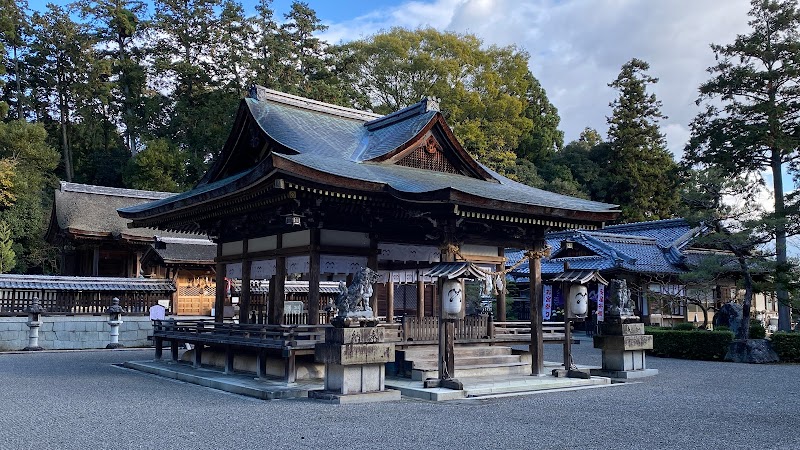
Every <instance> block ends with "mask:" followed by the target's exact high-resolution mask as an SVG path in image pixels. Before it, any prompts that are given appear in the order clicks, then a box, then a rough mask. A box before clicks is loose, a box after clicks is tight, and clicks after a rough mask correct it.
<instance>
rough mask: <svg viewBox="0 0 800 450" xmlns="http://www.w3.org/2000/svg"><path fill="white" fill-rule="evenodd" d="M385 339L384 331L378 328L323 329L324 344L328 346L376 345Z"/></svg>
mask: <svg viewBox="0 0 800 450" xmlns="http://www.w3.org/2000/svg"><path fill="white" fill-rule="evenodd" d="M385 338H386V335H385V332H384V329H383V328H379V327H354V328H326V329H325V342H326V343H328V344H378V343H381V342H383V341H384V340H385Z"/></svg>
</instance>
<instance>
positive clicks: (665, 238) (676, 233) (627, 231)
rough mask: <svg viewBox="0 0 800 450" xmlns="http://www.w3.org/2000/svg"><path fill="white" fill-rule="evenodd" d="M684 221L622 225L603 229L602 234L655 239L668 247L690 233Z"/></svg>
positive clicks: (670, 220)
mask: <svg viewBox="0 0 800 450" xmlns="http://www.w3.org/2000/svg"><path fill="white" fill-rule="evenodd" d="M691 229H692V228H691V227H690V226H689V223H688V222H687V221H686V219H683V218H678V219H664V220H652V221H648V222H635V223H624V224H620V225H610V226H607V227H604V228H603V229H602V231H603V232H604V233H612V234H624V235H627V236H642V237H650V238H654V239H656V241H657V242H658V244H659V245H661V246H665V247H666V246H669V245H672V243H673V242H675V240H677V239H678V238H680V237H681V236H683V235H684V234H686V233H689V231H691Z"/></svg>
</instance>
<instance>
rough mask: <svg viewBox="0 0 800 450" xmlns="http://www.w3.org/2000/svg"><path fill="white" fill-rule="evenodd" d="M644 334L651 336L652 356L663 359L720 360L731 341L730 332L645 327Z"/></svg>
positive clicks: (731, 335) (731, 334)
mask: <svg viewBox="0 0 800 450" xmlns="http://www.w3.org/2000/svg"><path fill="white" fill-rule="evenodd" d="M645 333H646V334H649V335H652V336H653V350H651V351H650V353H651V354H652V355H655V356H661V357H665V358H681V359H698V360H704V361H714V360H722V359H724V358H725V354H726V353H727V352H728V345H729V344H730V343H731V342H732V341H733V333H731V332H730V331H703V330H694V331H678V330H669V329H659V328H654V327H646V328H645Z"/></svg>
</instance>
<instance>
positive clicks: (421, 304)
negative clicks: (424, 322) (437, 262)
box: [417, 270, 425, 319]
mask: <svg viewBox="0 0 800 450" xmlns="http://www.w3.org/2000/svg"><path fill="white" fill-rule="evenodd" d="M424 277H425V276H424V275H423V274H422V271H421V270H418V271H417V318H419V319H422V318H423V317H425V278H424Z"/></svg>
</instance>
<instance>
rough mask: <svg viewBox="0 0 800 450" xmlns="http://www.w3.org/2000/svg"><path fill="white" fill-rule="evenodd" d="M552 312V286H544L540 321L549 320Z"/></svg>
mask: <svg viewBox="0 0 800 450" xmlns="http://www.w3.org/2000/svg"><path fill="white" fill-rule="evenodd" d="M552 311H553V286H551V285H549V284H545V285H544V286H542V320H550V313H551V312H552Z"/></svg>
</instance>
